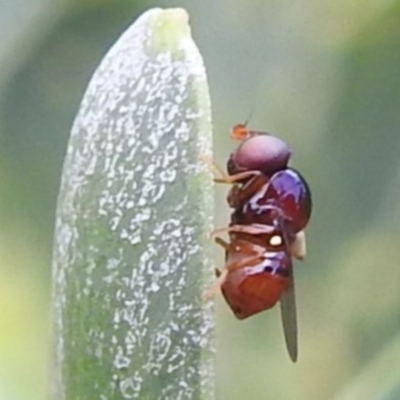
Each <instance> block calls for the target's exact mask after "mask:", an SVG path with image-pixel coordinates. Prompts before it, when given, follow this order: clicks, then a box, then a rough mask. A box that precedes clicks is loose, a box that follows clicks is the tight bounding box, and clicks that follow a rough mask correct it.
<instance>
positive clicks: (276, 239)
mask: <svg viewBox="0 0 400 400" xmlns="http://www.w3.org/2000/svg"><path fill="white" fill-rule="evenodd" d="M282 243H283V240H282V236H280V235H274V236H272V237H271V239H269V244H270V245H271V246H274V247H277V246H281V245H282Z"/></svg>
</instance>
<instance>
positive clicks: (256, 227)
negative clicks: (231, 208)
mask: <svg viewBox="0 0 400 400" xmlns="http://www.w3.org/2000/svg"><path fill="white" fill-rule="evenodd" d="M274 230H275V228H274V227H273V226H272V225H263V224H250V225H231V226H228V227H226V228H221V229H216V230H215V231H213V232H211V234H210V236H211V238H216V236H217V235H219V234H220V233H223V232H228V233H231V232H236V233H247V234H249V235H266V234H270V233H272V232H274ZM215 241H217V238H216V239H215ZM217 243H219V242H217ZM219 244H220V243H219Z"/></svg>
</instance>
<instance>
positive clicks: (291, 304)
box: [276, 218, 298, 362]
mask: <svg viewBox="0 0 400 400" xmlns="http://www.w3.org/2000/svg"><path fill="white" fill-rule="evenodd" d="M276 225H277V228H278V229H280V231H281V234H282V237H283V241H284V245H285V252H286V255H287V257H288V262H289V265H288V270H289V284H288V287H287V289H286V290H285V291H284V292H283V294H282V297H281V299H280V305H281V316H282V326H283V334H284V336H285V343H286V348H287V350H288V353H289V356H290V358H291V360H292V361H293V362H296V361H297V355H298V346H297V312H296V296H295V288H294V277H293V263H292V254H291V251H290V241H289V238H288V234H287V230H286V227H285V223H284V221H283V218H277V220H276Z"/></svg>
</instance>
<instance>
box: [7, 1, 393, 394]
mask: <svg viewBox="0 0 400 400" xmlns="http://www.w3.org/2000/svg"><path fill="white" fill-rule="evenodd" d="M155 6H163V7H167V6H183V7H185V8H186V9H187V10H188V11H189V13H190V15H191V25H192V30H193V35H194V37H195V39H196V41H197V44H198V46H199V47H200V50H201V52H202V54H203V56H204V58H205V62H206V67H207V71H208V77H209V84H210V89H211V96H212V103H213V120H214V128H215V131H214V133H215V160H216V162H217V163H218V164H219V165H221V166H223V165H224V164H225V161H226V159H227V157H228V155H229V153H230V151H231V150H232V149H233V148H234V145H235V143H232V142H230V141H229V138H228V131H229V129H230V127H231V126H232V125H233V124H235V123H238V122H243V121H244V120H245V119H246V118H247V117H248V115H249V113H250V112H251V111H252V110H254V114H253V117H252V118H251V121H250V124H249V126H250V127H251V128H254V129H261V130H267V131H268V132H272V133H275V134H277V135H278V136H280V137H282V138H283V139H285V140H286V141H288V142H289V143H290V144H291V146H292V148H293V149H294V150H295V151H294V157H293V161H292V165H293V166H295V167H296V168H298V169H299V170H301V171H302V173H303V175H304V176H305V177H306V178H307V180H308V181H309V184H310V186H311V188H312V190H313V198H314V214H313V219H312V222H311V224H310V226H309V228H308V252H309V255H308V257H307V259H306V260H305V262H304V263H301V264H300V263H299V264H297V265H296V281H297V298H298V309H299V320H300V321H299V323H300V337H299V340H300V359H299V361H298V363H297V364H295V365H292V364H291V362H290V361H289V358H288V356H287V354H286V352H285V348H284V344H283V338H282V333H281V327H280V321H279V312H278V310H277V309H276V310H271V311H270V312H268V313H262V314H260V315H258V316H256V317H253V318H251V319H249V320H246V321H244V322H240V321H237V320H236V319H234V317H233V315H232V314H231V312H230V310H229V309H228V308H227V306H226V305H225V304H224V302H223V301H222V299H221V297H219V298H218V299H217V318H218V328H217V334H218V335H217V372H218V379H217V394H218V399H221V400H225V399H230V400H242V399H252V400H261V399H279V400H293V399H294V400H303V399H307V400H320V399H322V400H325V399H335V400H358V399H362V400H368V399H371V400H377V399H379V400H380V399H384V400H398V399H400V262H399V253H397V250H396V249H398V248H399V247H400V246H399V237H400V159H399V156H398V155H399V154H400V135H399V132H400V109H399V106H400V1H395V0H391V1H389V0H350V1H348V0H338V1H335V2H333V1H327V0H298V1H289V0H279V1H277V0H273V1H267V0H264V1H262V0H248V1H233V0H203V1H195V0H193V1H174V2H173V1H158V2H157V1H133V0H131V1H115V0H98V1H94V0H86V1H74V0H18V1H14V2H11V1H7V0H0V37H1V45H0V399H1V400H42V399H45V398H46V397H47V380H48V376H49V375H50V374H49V360H50V353H51V350H50V343H51V339H50V322H49V321H50V304H49V303H50V263H51V251H52V230H53V224H54V212H55V204H56V197H57V191H58V184H59V178H60V171H61V165H62V159H63V155H64V152H65V150H66V144H67V139H68V135H69V130H70V127H71V124H72V121H73V119H74V115H75V113H76V111H77V108H78V106H79V102H80V99H81V97H82V95H83V93H84V90H85V87H86V85H87V82H88V80H89V79H90V76H91V74H92V73H93V71H94V69H95V68H96V66H97V64H98V63H99V61H100V59H101V58H102V56H103V55H104V54H105V52H106V51H107V49H108V48H109V47H110V45H111V44H112V43H113V42H114V41H115V40H116V39H117V38H118V36H119V34H120V33H121V32H122V31H123V30H124V29H125V27H126V26H127V25H129V24H130V23H131V21H133V20H134V19H135V18H136V17H137V16H138V14H140V13H141V12H143V11H144V10H145V9H148V8H150V7H155ZM225 195H226V188H225V187H224V188H220V187H217V188H216V196H217V211H218V217H217V218H216V226H218V227H221V226H224V225H226V221H227V220H228V215H229V213H228V209H227V207H226V205H225ZM216 257H217V260H216V262H217V263H218V264H219V265H220V264H222V263H223V255H222V252H220V251H219V250H216Z"/></svg>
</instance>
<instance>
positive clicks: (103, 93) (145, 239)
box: [53, 10, 214, 400]
mask: <svg viewBox="0 0 400 400" xmlns="http://www.w3.org/2000/svg"><path fill="white" fill-rule="evenodd" d="M162 13H163V11H161V10H151V11H149V12H147V13H145V14H144V15H143V16H142V17H141V18H140V19H139V20H138V21H137V22H136V23H135V24H134V25H133V26H132V27H130V28H129V29H128V30H127V31H126V32H125V33H124V34H123V35H122V37H121V38H120V39H119V41H118V42H117V44H116V45H115V46H114V47H113V48H112V49H111V50H110V51H109V53H108V55H107V56H106V57H105V58H104V60H103V62H102V63H101V65H100V67H99V68H98V70H97V71H96V73H95V75H94V77H93V79H92V81H91V83H90V85H89V87H88V90H87V92H86V94H85V97H84V99H83V101H82V104H81V108H80V112H79V114H78V117H77V119H76V121H75V124H74V126H73V129H72V133H71V139H70V145H69V147H68V153H67V158H66V162H65V167H64V175H63V181H62V185H61V191H60V199H59V207H58V212H57V223H56V243H55V251H54V266H53V280H54V296H55V317H56V332H57V333H58V335H57V342H56V374H57V376H56V393H57V394H56V395H55V396H54V398H56V397H57V399H58V400H63V399H64V398H65V390H66V389H65V384H66V383H65V382H64V381H65V380H66V379H68V378H66V377H65V376H63V373H62V371H61V365H62V364H63V360H64V359H67V358H68V357H67V354H66V351H67V350H66V347H67V346H66V343H65V342H64V341H65V340H69V341H70V342H71V343H68V346H69V347H68V351H71V352H72V351H74V349H81V347H79V340H86V342H85V343H87V346H86V347H85V346H84V352H85V354H82V357H85V358H86V359H91V358H95V359H100V361H101V363H105V362H107V363H109V364H110V365H108V368H109V369H112V371H113V372H112V373H111V376H110V377H109V382H108V385H105V383H104V382H92V387H93V388H97V387H100V386H101V387H103V388H104V387H105V386H107V387H106V389H105V390H106V392H103V393H100V394H99V397H100V398H102V399H104V400H105V399H110V400H111V399H114V398H118V399H119V398H121V399H135V398H140V399H146V398H147V397H146V381H149V378H150V379H151V377H153V378H154V377H158V376H163V378H162V381H165V384H164V385H165V386H164V387H161V389H160V393H159V397H158V398H159V399H163V400H178V399H182V400H184V399H192V398H193V395H194V394H195V393H196V394H197V396H198V395H199V393H202V398H204V399H212V398H214V393H213V387H212V382H213V380H214V378H213V373H214V370H213V365H212V361H211V359H210V357H209V356H207V355H206V356H205V358H204V360H202V362H201V363H198V364H199V365H196V362H193V361H190V360H189V359H193V358H196V357H195V356H194V355H193V354H195V355H196V354H197V352H199V351H201V350H202V349H203V350H204V351H205V353H206V354H208V353H210V352H213V334H212V333H213V330H214V320H213V316H212V314H213V312H212V305H211V304H207V305H201V300H200V299H201V295H202V293H203V292H204V289H205V286H206V285H207V279H203V274H205V271H206V269H207V268H211V266H212V262H211V259H210V258H209V254H208V249H204V248H203V247H202V246H200V244H199V238H201V239H202V242H204V241H205V240H206V235H207V234H208V232H210V231H211V229H212V210H211V204H212V188H211V179H209V182H208V183H205V182H206V180H205V179H204V175H205V174H207V172H206V167H205V166H202V164H201V163H199V162H198V161H197V158H198V156H199V155H204V156H209V155H210V154H211V138H210V135H209V125H210V120H209V119H210V116H209V115H210V112H209V110H208V108H209V99H208V97H207V96H208V95H207V93H206V89H205V87H206V76H205V71H204V67H203V63H202V59H201V56H200V55H199V53H198V50H197V48H196V46H195V44H194V43H193V41H192V40H191V38H190V37H189V36H186V37H183V38H182V39H181V41H180V42H179V48H180V55H179V57H177V56H176V54H172V53H171V52H170V51H164V52H158V53H156V52H153V53H151V52H150V53H148V47H147V46H149V44H150V43H151V37H150V36H149V29H148V24H149V22H151V23H154V21H155V20H156V19H157V18H160V16H161V14H162ZM199 87H200V88H201V89H198V88H199ZM199 91H200V92H201V91H203V92H204V93H202V92H201V93H200V95H199ZM199 104H201V106H200V107H199ZM200 109H201V110H207V113H205V114H204V111H203V112H200V111H199V110H200ZM199 126H201V127H207V130H206V132H201V133H200V134H199V132H198V131H199ZM198 178H200V179H202V183H201V190H199V188H197V187H196V185H199V183H198V182H197V179H198ZM187 189H189V191H187ZM194 189H197V190H195V195H196V196H197V197H196V198H195V199H194V193H193V190H194ZM103 231H104V232H103ZM90 235H92V236H90ZM87 237H95V238H96V240H97V239H98V243H97V242H96V241H95V242H94V243H92V242H89V243H91V244H90V245H88V244H87V243H86V239H87ZM103 237H105V238H107V240H106V241H105V242H102V238H103ZM110 242H112V244H110ZM99 260H100V261H101V262H100V261H99ZM194 261H195V262H197V265H194ZM189 265H190V267H191V268H189ZM208 272H209V276H210V277H211V276H212V274H211V271H208ZM77 279H78V280H79V289H78V290H76V291H74V290H75V286H74V284H76V280H77ZM99 290H100V291H101V293H99ZM71 293H72V294H71ZM95 296H98V297H100V298H101V301H102V303H103V309H102V312H103V314H102V315H108V317H107V318H108V320H107V321H101V322H102V323H101V324H100V325H98V324H97V325H96V323H95V325H94V326H93V327H89V328H88V329H87V331H86V332H85V335H84V336H85V338H82V337H80V336H79V333H78V334H77V336H76V337H75V336H73V335H74V334H73V332H74V331H73V327H72V328H71V325H73V324H74V321H70V320H67V319H66V317H65V315H66V310H68V309H70V308H71V307H76V306H77V305H79V306H82V307H84V305H85V304H88V305H90V307H91V306H93V303H92V301H93V300H92V299H93V297H95ZM97 301H99V300H97ZM154 304H158V305H159V306H160V308H162V307H164V308H165V314H168V318H166V317H165V316H164V318H162V316H163V315H161V318H160V316H154V315H155V314H157V309H156V310H155V308H154ZM94 306H95V307H101V305H98V304H94ZM90 311H91V310H87V312H88V313H90ZM95 311H96V310H94V309H93V314H94V313H95ZM155 311H156V312H155ZM104 313H105V314H104ZM161 314H163V311H162V310H161ZM95 322H97V321H95ZM104 327H106V328H104ZM66 330H68V332H72V333H69V336H68V337H64V336H63V335H65V332H66ZM71 335H72V339H71ZM81 336H82V335H81ZM75 341H76V343H75ZM70 349H72V350H70ZM80 351H82V350H80ZM77 352H78V350H77ZM79 355H80V354H77V355H76V356H79ZM199 368H200V372H199ZM166 376H169V378H168V379H166V378H165V377H166ZM91 378H92V379H93V376H91ZM76 379H78V378H76ZM82 379H84V378H82ZM160 379H161V378H160ZM210 383H211V385H210ZM159 384H160V383H158V384H157V385H159ZM196 385H197V386H196ZM147 388H148V387H147ZM94 394H95V393H91V394H89V395H88V396H89V397H88V398H90V396H91V395H94ZM63 396H64V397H63ZM82 399H86V397H85V398H84V397H82ZM152 399H153V398H152ZM154 400H156V399H154Z"/></svg>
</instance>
